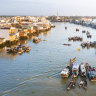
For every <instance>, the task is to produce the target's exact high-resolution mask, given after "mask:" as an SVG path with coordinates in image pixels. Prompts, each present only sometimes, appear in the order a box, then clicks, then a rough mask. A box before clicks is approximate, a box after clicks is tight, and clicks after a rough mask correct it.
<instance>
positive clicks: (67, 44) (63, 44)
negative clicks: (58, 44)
mask: <svg viewBox="0 0 96 96" xmlns="http://www.w3.org/2000/svg"><path fill="white" fill-rule="evenodd" d="M63 45H67V46H71V44H63Z"/></svg>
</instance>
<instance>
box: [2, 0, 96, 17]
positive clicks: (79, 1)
mask: <svg viewBox="0 0 96 96" xmlns="http://www.w3.org/2000/svg"><path fill="white" fill-rule="evenodd" d="M95 10H96V0H0V15H30V16H51V15H57V13H58V14H59V15H60V16H96V11H95Z"/></svg>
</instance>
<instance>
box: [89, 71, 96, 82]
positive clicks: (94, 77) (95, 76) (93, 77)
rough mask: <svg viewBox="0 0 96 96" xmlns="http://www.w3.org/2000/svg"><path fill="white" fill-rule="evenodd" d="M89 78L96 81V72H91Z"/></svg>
mask: <svg viewBox="0 0 96 96" xmlns="http://www.w3.org/2000/svg"><path fill="white" fill-rule="evenodd" d="M88 76H89V79H90V81H96V71H89V72H88Z"/></svg>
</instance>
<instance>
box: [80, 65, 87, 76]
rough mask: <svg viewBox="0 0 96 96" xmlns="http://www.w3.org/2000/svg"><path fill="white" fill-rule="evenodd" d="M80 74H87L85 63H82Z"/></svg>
mask: <svg viewBox="0 0 96 96" xmlns="http://www.w3.org/2000/svg"><path fill="white" fill-rule="evenodd" d="M80 75H81V76H86V68H85V64H81V65H80Z"/></svg>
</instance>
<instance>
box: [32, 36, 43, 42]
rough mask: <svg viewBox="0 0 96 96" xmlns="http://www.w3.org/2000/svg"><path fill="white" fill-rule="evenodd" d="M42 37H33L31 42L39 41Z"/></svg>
mask: <svg viewBox="0 0 96 96" xmlns="http://www.w3.org/2000/svg"><path fill="white" fill-rule="evenodd" d="M41 40H42V39H41V38H38V37H34V38H33V42H34V43H39V42H40V41H41Z"/></svg>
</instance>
